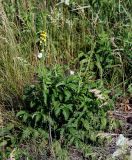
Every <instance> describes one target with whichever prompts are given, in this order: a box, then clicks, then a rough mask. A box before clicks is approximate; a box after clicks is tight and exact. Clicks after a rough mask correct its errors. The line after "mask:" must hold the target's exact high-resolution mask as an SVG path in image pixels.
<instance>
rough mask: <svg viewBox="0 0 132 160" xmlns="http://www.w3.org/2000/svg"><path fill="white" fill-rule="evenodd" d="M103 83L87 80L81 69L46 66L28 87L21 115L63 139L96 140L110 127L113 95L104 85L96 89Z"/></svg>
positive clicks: (32, 123)
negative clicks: (66, 70) (71, 72)
mask: <svg viewBox="0 0 132 160" xmlns="http://www.w3.org/2000/svg"><path fill="white" fill-rule="evenodd" d="M99 84H100V83H98V82H97V83H96V82H95V83H93V84H92V83H89V82H87V81H86V79H85V78H83V77H81V76H80V74H79V73H75V74H74V75H68V76H66V75H65V73H64V72H63V70H62V69H61V68H60V67H59V68H55V69H50V70H49V69H46V68H43V69H42V70H41V71H40V72H39V75H38V81H37V82H36V83H35V84H31V85H30V86H26V87H25V91H24V95H23V101H24V107H22V108H21V110H20V111H19V112H18V113H17V116H18V117H19V118H20V119H21V120H22V121H23V122H24V124H26V125H27V126H31V127H32V128H35V129H39V128H41V129H43V130H44V131H46V132H47V133H50V136H51V137H50V138H55V139H58V140H59V139H61V140H62V141H63V140H64V142H63V143H65V142H66V143H68V144H76V145H77V144H78V142H79V141H80V142H81V141H82V142H84V141H85V142H89V143H90V142H91V143H93V142H95V141H96V140H97V138H96V136H97V133H98V132H99V131H100V130H107V129H108V128H109V119H108V118H107V110H108V109H110V107H111V106H110V104H108V101H109V97H108V93H107V91H106V90H104V88H103V87H102V88H100V90H97V89H95V88H97V87H98V88H99ZM102 89H103V90H102ZM102 91H103V92H102ZM96 92H97V93H96ZM101 92H102V93H101ZM45 138H47V137H45Z"/></svg>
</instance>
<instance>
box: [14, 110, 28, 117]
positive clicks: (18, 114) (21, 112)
mask: <svg viewBox="0 0 132 160" xmlns="http://www.w3.org/2000/svg"><path fill="white" fill-rule="evenodd" d="M26 113H27V112H26V111H23V110H22V111H19V112H18V113H17V115H16V116H17V117H21V116H22V115H24V114H26Z"/></svg>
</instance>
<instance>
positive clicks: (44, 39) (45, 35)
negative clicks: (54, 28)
mask: <svg viewBox="0 0 132 160" xmlns="http://www.w3.org/2000/svg"><path fill="white" fill-rule="evenodd" d="M46 37H47V34H46V32H44V31H42V32H41V34H40V39H41V41H43V42H46Z"/></svg>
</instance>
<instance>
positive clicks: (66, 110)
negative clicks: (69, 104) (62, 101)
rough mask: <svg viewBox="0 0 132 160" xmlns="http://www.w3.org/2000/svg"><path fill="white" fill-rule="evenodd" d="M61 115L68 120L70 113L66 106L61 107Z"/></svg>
mask: <svg viewBox="0 0 132 160" xmlns="http://www.w3.org/2000/svg"><path fill="white" fill-rule="evenodd" d="M63 115H64V118H65V120H68V118H69V115H70V112H69V109H68V108H66V107H64V108H63Z"/></svg>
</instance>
